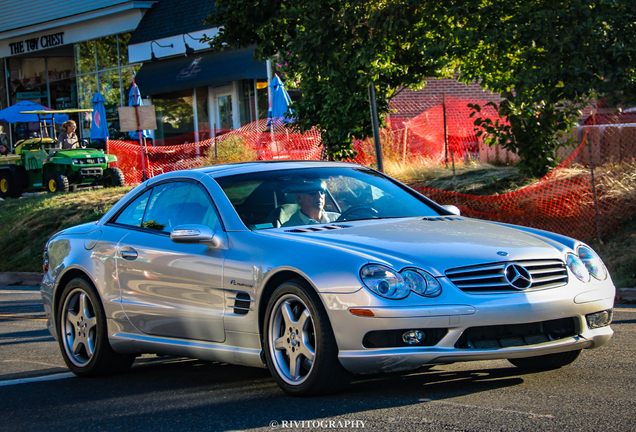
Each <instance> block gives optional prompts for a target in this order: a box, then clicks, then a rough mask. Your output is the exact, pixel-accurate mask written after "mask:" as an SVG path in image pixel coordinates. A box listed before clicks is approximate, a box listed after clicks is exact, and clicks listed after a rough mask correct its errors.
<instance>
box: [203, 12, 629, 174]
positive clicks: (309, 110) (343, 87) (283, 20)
mask: <svg viewBox="0 0 636 432" xmlns="http://www.w3.org/2000/svg"><path fill="white" fill-rule="evenodd" d="M635 5H636V0H622V1H618V0H571V1H558V0H554V1H551V2H547V1H545V0H524V1H510V0H473V1H467V0H463V1H462V0H436V1H432V0H420V1H416V0H384V1H380V0H369V1H364V0H353V1H345V0H321V1H315V0H263V1H261V2H256V3H255V2H251V1H246V0H217V1H216V9H215V11H214V12H213V13H212V14H211V15H210V17H208V22H209V23H212V24H215V23H218V24H222V25H223V27H222V29H221V31H220V32H219V34H218V35H217V36H215V37H214V38H212V39H211V40H210V42H211V46H212V47H213V48H216V49H224V48H241V47H246V46H249V45H256V46H257V51H256V52H257V56H259V57H260V58H271V57H274V56H279V60H278V62H279V63H282V64H285V65H286V71H287V73H288V74H289V77H290V78H291V79H292V80H294V81H299V82H300V90H301V91H302V93H303V95H304V100H303V101H302V102H300V103H298V104H297V105H296V106H295V109H296V114H295V115H296V119H295V120H296V124H297V125H298V126H299V127H300V128H301V129H302V130H307V129H309V128H311V127H312V126H317V127H318V128H319V129H320V130H321V131H322V133H323V138H324V139H325V140H326V146H327V153H328V155H329V157H330V158H334V159H343V158H347V157H350V156H352V155H353V149H352V138H353V137H354V136H355V137H359V138H363V137H366V136H369V135H371V123H370V115H369V104H368V87H369V85H370V84H371V83H375V85H376V94H377V99H378V112H379V113H380V114H381V115H383V114H386V113H387V112H388V101H389V99H390V98H391V97H392V96H394V95H395V94H396V92H397V91H399V89H400V88H401V87H403V86H404V87H408V88H414V89H417V88H421V87H422V86H423V85H422V83H423V81H424V80H425V79H426V78H429V77H444V76H449V73H450V72H452V71H454V72H456V73H457V74H458V79H459V80H460V81H462V82H473V81H476V82H479V83H481V85H482V86H483V87H484V88H487V89H489V90H491V91H493V92H496V93H500V94H502V96H503V101H502V103H501V104H500V105H499V106H498V107H497V108H498V109H499V112H500V114H502V115H504V116H507V119H508V122H499V123H497V122H495V123H490V124H489V123H488V122H487V121H486V120H484V119H481V120H480V119H479V118H477V120H476V123H477V124H478V125H483V126H484V129H485V130H486V132H487V133H488V135H489V136H490V137H491V140H492V141H493V142H499V143H500V144H502V145H503V146H504V147H506V148H509V149H512V150H514V151H516V152H518V153H519V155H520V156H521V158H522V159H523V162H522V168H523V169H524V171H525V172H526V173H529V174H533V175H540V174H542V173H544V172H545V171H547V170H548V169H549V167H550V166H552V165H553V164H554V151H555V146H556V145H557V144H558V140H557V138H556V137H557V135H558V133H560V132H565V131H567V130H568V129H569V128H570V127H571V126H572V125H573V124H574V121H575V119H576V113H577V109H578V108H579V107H580V106H581V105H582V104H584V103H586V101H587V100H588V98H589V97H590V96H594V95H597V94H598V93H599V92H612V93H615V94H620V95H622V96H629V95H634V94H636V93H635V92H634V85H635V83H636V79H635V78H636V74H635V72H634V65H635V64H636V61H635V60H636V55H635V48H634V44H633V41H634V40H636V38H635V36H636V24H635V23H636V16H635V11H636V7H635Z"/></svg>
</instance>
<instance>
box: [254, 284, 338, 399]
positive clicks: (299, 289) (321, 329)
mask: <svg viewBox="0 0 636 432" xmlns="http://www.w3.org/2000/svg"><path fill="white" fill-rule="evenodd" d="M263 346H264V349H265V357H266V360H267V366H268V368H269V370H270V372H271V373H272V375H273V376H274V379H275V380H276V382H277V384H278V385H279V387H280V388H281V389H282V390H283V391H284V392H285V393H287V394H289V395H291V396H310V395H317V394H326V393H334V392H337V391H339V390H342V389H343V388H345V387H346V386H347V385H348V384H349V380H350V377H349V373H348V372H347V371H346V370H345V369H344V368H343V367H342V365H341V364H340V362H339V361H338V346H337V344H336V340H335V337H334V334H333V330H332V328H331V324H330V323H329V319H328V317H327V312H326V311H325V308H324V306H323V305H322V303H321V301H320V299H319V298H318V295H317V294H316V292H315V291H314V290H313V289H312V288H311V287H309V285H308V284H307V283H306V282H305V281H304V280H301V279H296V280H293V281H289V282H286V283H284V284H282V285H281V286H279V287H278V288H277V289H276V291H274V293H273V295H272V297H271V299H270V301H269V303H268V306H267V312H266V314H265V330H264V332H263Z"/></svg>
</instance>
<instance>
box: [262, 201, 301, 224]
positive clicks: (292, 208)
mask: <svg viewBox="0 0 636 432" xmlns="http://www.w3.org/2000/svg"><path fill="white" fill-rule="evenodd" d="M298 208H299V206H298V204H282V205H279V206H278V207H276V208H275V209H274V210H272V212H271V213H270V214H269V216H267V222H270V223H271V224H272V225H274V228H280V227H281V226H282V225H283V224H284V223H285V222H287V221H288V220H289V218H291V217H292V215H293V214H294V213H296V212H297V211H298Z"/></svg>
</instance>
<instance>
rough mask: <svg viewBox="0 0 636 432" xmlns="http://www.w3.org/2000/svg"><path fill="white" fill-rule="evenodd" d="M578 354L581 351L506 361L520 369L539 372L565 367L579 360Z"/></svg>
mask: <svg viewBox="0 0 636 432" xmlns="http://www.w3.org/2000/svg"><path fill="white" fill-rule="evenodd" d="M580 354H581V350H577V351H568V352H563V353H557V354H547V355H542V356H537V357H526V358H518V359H508V361H509V362H510V363H512V364H513V365H515V366H517V367H518V368H520V369H526V370H536V371H541V370H551V369H558V368H560V367H563V366H567V365H569V364H570V363H573V362H574V361H575V360H576V359H577V358H579V355H580Z"/></svg>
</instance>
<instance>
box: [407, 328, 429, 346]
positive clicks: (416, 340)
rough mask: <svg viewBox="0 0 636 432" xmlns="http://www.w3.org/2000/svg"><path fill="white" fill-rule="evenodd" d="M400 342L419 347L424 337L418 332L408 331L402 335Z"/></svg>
mask: <svg viewBox="0 0 636 432" xmlns="http://www.w3.org/2000/svg"><path fill="white" fill-rule="evenodd" d="M402 340H403V341H404V343H405V344H407V345H419V344H421V343H422V341H423V340H424V335H423V334H422V332H421V331H419V330H409V331H407V332H405V333H404V334H403V335H402Z"/></svg>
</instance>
